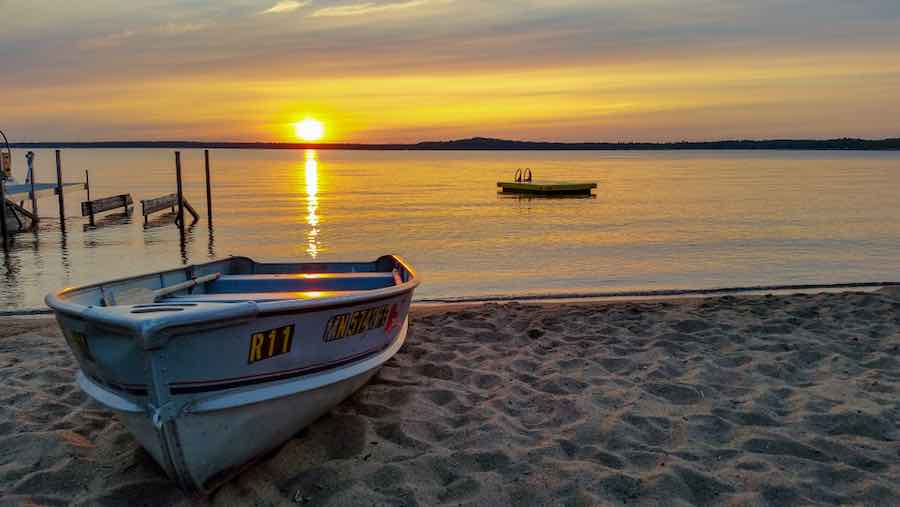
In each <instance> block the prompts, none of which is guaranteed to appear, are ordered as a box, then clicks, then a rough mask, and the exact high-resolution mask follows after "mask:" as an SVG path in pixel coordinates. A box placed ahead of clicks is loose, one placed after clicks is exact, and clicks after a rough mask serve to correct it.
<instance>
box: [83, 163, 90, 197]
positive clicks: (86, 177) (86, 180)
mask: <svg viewBox="0 0 900 507" xmlns="http://www.w3.org/2000/svg"><path fill="white" fill-rule="evenodd" d="M84 190H85V191H86V192H87V200H88V201H90V200H91V173H89V172H88V170H87V169H85V170H84Z"/></svg>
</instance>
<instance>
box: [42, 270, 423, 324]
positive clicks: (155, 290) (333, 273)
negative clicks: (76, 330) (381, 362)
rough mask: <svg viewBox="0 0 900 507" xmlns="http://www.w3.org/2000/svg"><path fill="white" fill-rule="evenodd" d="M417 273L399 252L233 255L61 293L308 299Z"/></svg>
mask: <svg viewBox="0 0 900 507" xmlns="http://www.w3.org/2000/svg"><path fill="white" fill-rule="evenodd" d="M413 276H414V274H413V273H412V272H411V271H410V270H409V268H407V267H406V265H405V264H404V263H403V261H402V260H400V259H399V258H397V257H394V256H384V257H381V258H379V259H377V260H375V261H373V262H332V263H258V262H255V261H253V260H251V259H248V258H245V257H231V258H229V259H225V260H222V261H215V262H210V263H207V264H198V265H194V266H187V267H185V268H181V269H177V270H172V271H165V272H160V273H154V274H149V275H142V276H137V277H132V278H126V279H122V280H116V281H113V282H107V283H103V284H98V285H92V286H87V287H82V288H78V289H70V290H66V291H63V292H62V293H61V294H60V295H59V297H60V298H61V299H63V300H65V301H67V302H69V303H74V304H78V305H85V306H101V307H112V306H126V305H127V306H133V305H136V304H169V305H182V304H192V303H201V304H202V303H238V302H247V301H253V302H266V301H283V300H298V299H299V300H304V299H306V300H308V299H321V298H328V297H338V296H348V295H354V294H359V293H362V292H366V291H372V290H377V289H384V288H388V287H394V286H398V285H402V284H403V283H405V282H407V281H409V280H411V279H412V278H413ZM135 295H138V296H137V297H135ZM136 310H137V311H140V309H137V308H136Z"/></svg>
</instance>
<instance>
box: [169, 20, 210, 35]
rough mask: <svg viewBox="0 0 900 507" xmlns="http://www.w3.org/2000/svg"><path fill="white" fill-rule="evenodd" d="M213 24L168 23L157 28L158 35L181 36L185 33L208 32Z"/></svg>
mask: <svg viewBox="0 0 900 507" xmlns="http://www.w3.org/2000/svg"><path fill="white" fill-rule="evenodd" d="M211 25H212V23H172V22H169V23H166V24H164V25H160V26H158V27H156V28H155V31H156V32H157V33H161V34H165V35H180V34H183V33H191V32H199V31H201V30H206V29H207V28H209V27H210V26H211Z"/></svg>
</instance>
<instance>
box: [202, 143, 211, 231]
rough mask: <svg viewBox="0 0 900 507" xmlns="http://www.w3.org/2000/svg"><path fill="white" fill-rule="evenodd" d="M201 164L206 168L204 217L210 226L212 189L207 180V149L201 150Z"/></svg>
mask: <svg viewBox="0 0 900 507" xmlns="http://www.w3.org/2000/svg"><path fill="white" fill-rule="evenodd" d="M203 165H204V167H205V168H206V219H207V220H208V221H209V225H210V227H211V226H212V221H213V219H212V215H213V213H212V191H211V184H210V181H209V150H203Z"/></svg>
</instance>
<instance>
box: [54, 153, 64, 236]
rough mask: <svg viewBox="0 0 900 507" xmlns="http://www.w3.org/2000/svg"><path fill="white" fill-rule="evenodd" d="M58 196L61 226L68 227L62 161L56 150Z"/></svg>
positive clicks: (61, 227) (62, 227)
mask: <svg viewBox="0 0 900 507" xmlns="http://www.w3.org/2000/svg"><path fill="white" fill-rule="evenodd" d="M56 197H57V198H58V199H59V227H60V229H62V230H65V229H66V201H65V198H64V197H63V179H62V161H61V160H60V158H59V150H56Z"/></svg>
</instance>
